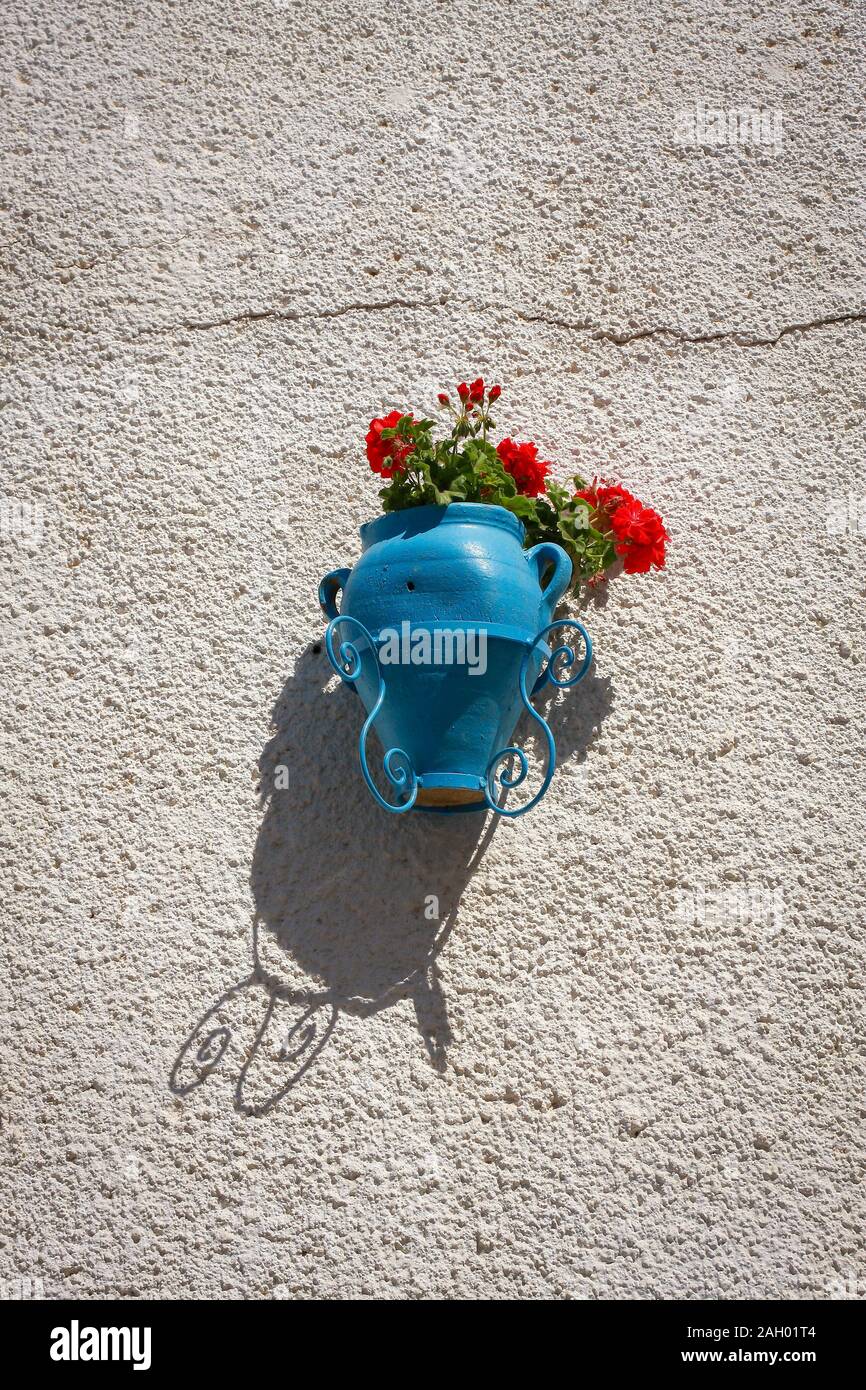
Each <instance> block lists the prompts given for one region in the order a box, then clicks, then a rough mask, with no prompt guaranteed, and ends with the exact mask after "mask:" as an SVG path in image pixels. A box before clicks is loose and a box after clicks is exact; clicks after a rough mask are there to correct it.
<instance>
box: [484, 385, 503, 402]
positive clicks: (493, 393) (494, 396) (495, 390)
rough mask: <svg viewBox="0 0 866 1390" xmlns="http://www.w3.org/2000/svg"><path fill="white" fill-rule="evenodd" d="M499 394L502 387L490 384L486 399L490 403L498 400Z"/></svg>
mask: <svg viewBox="0 0 866 1390" xmlns="http://www.w3.org/2000/svg"><path fill="white" fill-rule="evenodd" d="M501 395H502V387H501V386H491V388H490V392H489V394H488V397H487V399H488V400H489V401H490V402H491V403H492V402H493V401H498V400H499V397H500V396H501Z"/></svg>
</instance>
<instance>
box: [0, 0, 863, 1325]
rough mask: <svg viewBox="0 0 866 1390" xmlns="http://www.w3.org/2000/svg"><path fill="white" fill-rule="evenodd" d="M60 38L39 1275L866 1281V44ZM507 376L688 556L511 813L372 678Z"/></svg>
mask: <svg viewBox="0 0 866 1390" xmlns="http://www.w3.org/2000/svg"><path fill="white" fill-rule="evenodd" d="M2 24H3V26H4V29H5V37H4V43H3V52H4V59H3V68H2V88H3V103H2V118H0V124H2V127H3V135H2V166H3V183H4V185H5V193H4V197H3V199H2V210H0V216H2V259H3V278H2V290H0V308H2V316H3V329H2V337H3V343H2V350H3V362H4V371H3V387H2V392H0V395H2V405H3V413H2V419H3V424H4V429H3V461H2V470H3V473H2V487H0V493H2V504H0V505H2V507H3V511H2V514H0V520H2V537H0V570H2V605H3V629H2V685H3V702H2V709H0V720H2V750H3V771H4V796H3V802H2V831H0V902H2V912H3V917H4V924H5V938H6V942H7V953H8V961H9V963H8V968H7V970H6V972H5V977H6V990H7V994H6V999H5V1008H4V1014H5V1023H4V1054H5V1055H4V1066H5V1069H6V1085H5V1088H4V1089H5V1098H4V1101H3V1107H4V1115H3V1142H4V1144H5V1145H6V1146H7V1156H6V1158H5V1161H4V1168H3V1179H2V1181H3V1185H4V1189H6V1191H5V1192H4V1196H3V1210H4V1223H3V1224H4V1228H5V1232H4V1249H3V1253H2V1259H0V1276H2V1279H3V1281H4V1288H5V1290H6V1291H7V1292H8V1291H12V1292H14V1291H15V1289H16V1288H20V1287H21V1286H20V1284H19V1283H17V1282H16V1281H20V1280H27V1279H31V1280H41V1281H42V1284H41V1286H39V1287H41V1288H43V1289H44V1293H45V1296H46V1297H49V1298H50V1297H60V1296H64V1295H67V1296H73V1297H74V1296H85V1297H103V1296H108V1295H119V1296H135V1295H141V1296H144V1297H173V1298H189V1297H214V1298H238V1297H245V1298H258V1297H283V1298H296V1297H297V1298H304V1297H314V1298H321V1297H338V1298H349V1297H374V1298H399V1297H410V1298H440V1297H448V1296H455V1297H459V1298H477V1297H482V1298H500V1297H513V1296H516V1297H519V1298H527V1299H535V1298H550V1297H552V1298H557V1299H559V1298H579V1299H594V1298H642V1299H650V1298H676V1297H687V1298H689V1297H698V1296H709V1297H719V1298H730V1297H745V1298H763V1297H769V1298H783V1299H787V1298H792V1297H796V1296H800V1295H806V1296H815V1297H818V1298H832V1297H840V1296H850V1295H852V1294H853V1295H855V1296H856V1295H857V1294H858V1293H859V1295H860V1296H862V1294H863V1291H864V1288H866V1267H864V1262H863V1235H862V1218H863V1204H862V1197H861V1195H860V1193H861V1189H860V1188H859V1187H858V1180H859V1179H860V1178H861V1176H862V1156H863V1132H862V1120H863V1115H864V1110H863V1071H864V1067H863V1032H862V1024H863V1012H862V997H863V996H862V989H863V974H862V953H861V944H860V941H859V939H858V932H859V931H860V930H861V929H862V916H861V914H862V887H861V883H862V857H861V856H862V845H863V841H864V825H863V819H862V815H861V807H862V790H863V787H862V775H863V752H864V738H863V712H864V705H863V688H864V679H863V677H864V664H863V663H864V657H866V643H864V621H863V609H864V606H863V597H864V577H863V563H862V556H863V544H864V536H866V479H864V472H863V437H862V432H861V429H860V426H861V425H862V420H863V408H864V395H863V349H864V327H863V321H864V316H863V312H862V306H863V275H862V264H861V261H860V257H861V256H862V227H863V220H864V219H863V212H864V201H863V188H862V182H861V181H860V174H859V172H858V160H860V159H861V150H860V146H859V143H858V142H859V139H860V136H859V135H858V132H857V128H856V124H855V121H856V118H857V115H858V111H859V109H860V107H861V93H860V80H859V78H858V59H857V52H858V46H859V37H860V35H862V22H861V23H860V26H859V27H858V18H857V13H856V10H855V8H854V7H853V6H852V5H849V4H846V3H840V0H832V3H829V4H823V5H821V6H810V5H792V4H789V3H787V0H784V2H783V3H782V4H781V5H773V6H769V7H768V6H752V5H748V4H746V3H744V0H735V2H734V3H724V4H723V3H721V0H717V3H716V4H708V3H701V2H700V0H695V3H679V2H678V0H672V3H670V4H661V3H659V2H658V0H656V3H651V4H640V5H638V4H634V3H623V0H615V3H614V0H611V3H596V4H591V5H590V4H581V3H571V0H554V3H540V4H539V3H536V2H535V0H532V2H531V3H530V0H515V3H504V2H503V0H498V3H493V4H491V5H485V6H482V7H479V6H477V5H470V4H468V3H438V4H421V3H418V2H417V0H404V3H399V4H398V3H383V0H372V4H371V5H368V6H360V7H359V6H353V7H350V6H348V5H346V4H342V3H340V4H325V3H321V2H320V3H313V4H309V3H308V4H304V5H301V4H299V3H295V0H261V3H258V2H257V0H244V3H241V4H224V3H217V4H205V3H203V0H191V3H184V4H171V3H157V0H145V2H144V3H142V4H139V5H136V6H133V7H131V8H130V7H129V6H127V5H123V4H119V3H113V2H112V0H100V3H90V4H88V3H80V4H79V3H74V0H65V3H63V4H60V5H58V4H57V3H56V0H52V3H49V2H48V0H29V3H27V4H21V3H15V0H12V3H10V4H7V5H5V6H4V7H3V18H2ZM702 106H703V107H704V108H708V109H710V110H713V109H716V108H718V109H720V110H722V111H724V112H727V111H729V110H730V109H731V108H741V107H743V106H746V107H751V108H754V110H755V111H756V112H763V113H764V117H765V123H764V126H763V127H762V126H760V123H759V124H758V125H757V126H756V127H755V130H754V131H752V133H751V134H750V135H749V138H748V139H746V140H743V141H740V140H739V139H736V140H735V141H734V143H725V144H713V143H710V142H709V139H708V137H707V130H706V126H705V124H704V125H701V124H700V122H705V121H706V117H705V116H702V115H701V114H700V113H701V107H702ZM735 135H736V132H735ZM467 373H473V374H474V373H482V374H483V375H484V376H485V377H486V378H488V380H496V381H501V382H502V383H503V384H504V387H505V394H504V396H503V400H502V402H501V406H502V409H501V411H499V412H498V415H499V419H500V421H501V423H502V425H503V427H504V429H505V430H506V431H507V432H509V433H513V434H515V435H516V436H517V437H521V438H535V439H537V440H538V441H539V443H540V445H541V446H542V448H543V451H544V456H545V457H550V458H552V459H553V460H554V461H555V464H556V470H557V474H558V476H559V477H561V478H562V479H565V478H566V477H567V476H568V475H569V474H571V473H572V472H574V471H575V470H576V469H581V470H582V471H584V472H585V473H588V474H592V473H593V472H595V471H598V472H602V473H608V474H619V475H621V476H622V477H623V479H624V480H625V481H626V483H627V484H628V485H630V486H632V487H633V488H634V490H635V491H636V492H637V493H638V494H639V495H641V496H643V497H645V498H646V500H647V501H649V502H651V503H653V504H654V505H655V506H657V507H658V508H659V509H660V510H661V511H662V512H663V513H664V515H665V517H666V519H667V520H668V523H669V527H670V530H671V533H672V536H673V545H672V548H671V553H670V563H669V567H668V570H667V571H666V572H665V573H664V574H663V575H654V576H652V577H637V578H634V579H623V580H621V581H619V582H618V583H616V584H613V585H611V587H610V591H609V594H608V595H607V598H606V601H605V599H601V600H598V601H596V602H594V603H590V604H589V605H588V607H587V610H586V621H587V623H588V624H589V626H590V628H591V630H592V633H593V636H594V638H595V641H596V644H597V659H596V664H595V666H594V668H593V671H592V672H591V674H590V676H589V677H588V678H587V681H586V682H585V684H584V685H583V686H582V687H581V688H580V690H579V691H578V692H575V693H573V694H572V695H570V696H568V697H564V698H561V700H560V703H559V704H558V705H557V707H556V709H555V710H554V711H553V714H552V720H553V724H554V728H555V731H556V734H557V737H558V740H559V745H560V751H561V756H562V766H561V769H560V771H559V772H558V773H557V776H556V779H555V781H554V784H553V787H552V789H551V791H550V793H549V795H548V797H547V799H546V801H545V802H544V803H543V804H542V805H541V807H539V809H537V810H536V811H535V812H534V813H532V814H531V815H530V816H528V817H527V818H526V819H525V820H524V821H517V822H515V823H513V824H506V823H499V824H495V825H494V824H491V823H485V821H484V820H483V819H478V818H475V817H460V818H456V819H455V821H451V822H449V821H446V820H441V819H438V818H425V817H423V816H411V817H408V818H406V821H399V820H396V819H395V818H391V817H386V816H385V814H384V813H382V812H380V811H379V810H378V809H377V808H376V807H375V806H374V805H373V803H372V802H371V800H370V799H369V797H368V795H367V793H366V791H365V789H364V787H363V785H362V783H361V779H360V777H359V775H358V770H357V766H356V762H355V751H354V745H355V740H356V737H357V730H358V723H359V721H358V709H357V706H356V703H355V700H354V697H353V696H352V694H351V692H350V691H349V690H347V689H345V688H343V687H341V686H340V685H339V683H338V682H337V680H336V678H334V677H333V676H332V674H331V673H330V670H329V668H328V666H327V662H326V658H325V656H324V654H323V653H322V651H321V648H320V646H319V645H318V644H319V643H320V641H321V635H322V627H323V625H322V621H321V616H320V614H319V611H318V608H317V604H316V599H315V589H316V585H317V582H318V580H319V578H320V576H321V575H322V574H323V573H324V572H325V571H326V570H327V569H330V568H331V567H332V566H334V565H341V564H351V563H352V562H353V560H354V559H355V558H356V557H357V554H358V539H357V527H358V525H359V523H360V522H362V521H364V520H366V519H368V518H370V517H371V516H373V515H374V514H375V513H376V510H377V498H376V488H375V484H374V479H373V477H372V475H371V474H370V472H369V470H368V469H367V466H366V463H365V461H364V458H363V444H362V438H363V434H364V431H365V430H366V427H367V421H368V420H369V418H370V416H371V415H372V414H374V413H380V411H381V409H382V408H383V407H385V408H389V407H390V406H393V405H396V404H401V405H402V404H406V403H411V404H415V405H418V406H420V407H423V406H425V404H428V403H429V404H432V403H433V400H434V399H435V392H436V390H438V389H440V388H441V387H442V386H444V385H448V384H451V383H453V382H454V381H455V380H459V379H461V378H462V377H463V376H465V375H466V374H467ZM278 765H284V766H286V767H287V768H288V769H289V776H290V786H289V788H288V790H279V791H275V790H274V769H275V768H276V767H277V766H278ZM430 895H435V896H436V897H437V898H438V900H439V916H438V920H431V919H429V918H428V916H426V915H425V900H426V899H427V898H428V897H429V896H430ZM858 918H859V919H860V920H859V922H858Z"/></svg>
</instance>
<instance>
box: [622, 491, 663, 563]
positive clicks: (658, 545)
mask: <svg viewBox="0 0 866 1390" xmlns="http://www.w3.org/2000/svg"><path fill="white" fill-rule="evenodd" d="M611 526H612V527H613V533H614V535H615V536H616V539H617V546H616V553H617V555H621V556H622V558H623V560H624V562H625V564H624V568H625V572H626V574H646V572H647V570H649V569H652V568H653V567H654V568H655V569H659V570H660V569H664V564H665V541H667V540H669V539H670V537H669V536H668V533H667V531H666V530H665V527H664V522H663V521H662V519H661V517H660V516H659V514H658V512H654V511H653V509H652V507H645V506H644V504H643V502H639V501H638V500H637V498H636V497H629V498H628V500H625V499H623V500H622V501H620V503H619V505H618V506H617V508H616V511H615V512H614V513H613V516H612V517H611Z"/></svg>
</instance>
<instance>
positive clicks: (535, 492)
mask: <svg viewBox="0 0 866 1390" xmlns="http://www.w3.org/2000/svg"><path fill="white" fill-rule="evenodd" d="M496 452H497V454H498V455H499V457H500V458H501V459H502V463H503V467H504V468H505V471H506V473H510V474H511V476H512V478H513V479H514V481H515V483H516V485H517V491H518V492H522V493H523V495H524V497H538V496H540V494H541V493H542V492H544V491H545V489H546V486H547V484H546V483H545V481H544V480H545V478H546V477H547V475H548V473H549V472H550V464H549V463H544V462H542V460H541V459H540V458H539V457H538V445H537V444H515V442H514V440H513V439H502V440H500V442H499V443H498V444H497V446H496Z"/></svg>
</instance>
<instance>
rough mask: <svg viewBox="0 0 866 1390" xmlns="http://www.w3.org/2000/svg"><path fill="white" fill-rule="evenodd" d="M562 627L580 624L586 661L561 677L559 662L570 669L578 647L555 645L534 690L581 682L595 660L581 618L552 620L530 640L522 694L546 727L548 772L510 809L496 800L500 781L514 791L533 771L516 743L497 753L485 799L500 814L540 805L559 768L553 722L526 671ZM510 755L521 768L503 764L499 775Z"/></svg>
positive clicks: (516, 813)
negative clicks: (535, 654) (540, 707)
mask: <svg viewBox="0 0 866 1390" xmlns="http://www.w3.org/2000/svg"><path fill="white" fill-rule="evenodd" d="M561 627H576V628H577V630H578V632H579V633H580V635H581V637H582V638H583V644H584V647H585V652H584V657H583V661H582V662H581V663H580V667H579V668H578V670H577V672H576V674H575V675H573V676H571V677H569V679H568V680H560V679H559V677H558V676H557V675H555V668H556V664H557V662H560V663H561V669H564V670H566V671H568V670H570V668H571V667H572V666H573V665H574V663H575V661H576V659H577V658H576V654H575V651H574V648H573V647H569V646H568V645H567V644H566V643H563V644H562V645H561V646H559V647H555V648H554V649H553V651H551V652H550V653H549V654H548V656H547V659H546V664H545V666H544V669H543V670H542V671H541V673H540V675H539V677H538V679H537V681H536V682H535V684H534V685H533V687H532V691H531V694H532V695H538V694H539V693H540V692H541V691H542V690H543V689H544V687H545V685H547V684H548V682H549V683H550V684H551V685H555V686H556V687H557V689H558V690H565V689H567V688H568V687H570V686H572V685H577V684H578V682H579V681H582V680H583V678H584V676H585V675H586V673H587V671H588V670H589V668H590V665H591V664H592V638H591V637H590V635H589V633H588V632H587V630H586V628H585V627H584V626H583V623H579V622H577V621H576V619H574V618H559V619H557V621H556V622H555V623H548V624H547V627H543V628H542V629H541V631H540V632H539V633H538V634H537V636H536V637H535V639H534V641H532V642H530V643H529V644H528V646H527V648H526V651H525V652H524V653H523V661H522V662H521V663H520V697H521V699H522V700H523V705H524V708H525V709H526V710H528V711H529V713H530V714H531V715H532V718H533V719H534V720H535V722H536V724H540V725H541V728H542V730H543V731H544V737H545V741H546V743H547V772H546V773H545V777H544V781H543V782H542V784H541V788H540V790H539V791H537V792H536V794H535V796H534V797H533V798H532V800H531V801H527V802H526V804H525V805H523V806H516V807H515V808H514V810H513V811H509V810H506V808H505V807H504V806H501V805H500V804H499V802H498V801H497V800H496V794H497V783H498V785H499V786H500V787H502V788H504V789H505V790H506V791H510V790H511V789H512V787H519V786H520V784H521V782H523V781H525V780H526V775H527V773H528V771H529V763H528V761H527V758H526V754H525V753H524V751H523V749H522V748H517V747H515V746H514V745H512V746H511V747H510V748H503V749H502V751H501V752H499V753H496V754H494V756H493V757H492V758H491V759H490V762H489V763H488V765H487V776H486V779H485V787H484V800H485V802H486V803H487V805H488V806H489V808H490V810H491V811H495V812H496V814H497V815H499V816H509V817H510V818H513V817H514V816H524V815H526V812H527V811H531V810H532V808H533V806H537V805H538V803H539V801H540V800H541V798H542V797H543V796H544V793H545V792H546V791H547V788H548V787H549V786H550V783H551V781H552V779H553V774H554V772H555V771H556V743H555V741H554V737H553V734H552V733H551V731H550V725H549V724H548V723H547V721H546V720H545V719H544V718H543V717H542V715H540V714H539V713H538V710H537V709H535V707H534V705H533V704H532V703H531V701H530V696H529V694H527V690H526V673H527V671H528V670H529V662H530V659H531V658H532V654H533V652H535V651H536V650H537V649H538V647H539V646H543V645H545V638H546V637H547V635H548V633H551V632H553V631H554V630H555V629H557V628H561ZM509 758H516V759H517V761H518V763H519V771H518V772H517V773H516V775H514V776H512V775H511V774H510V773H509V772H506V771H505V769H504V768H503V769H502V771H499V772H498V775H497V771H498V769H499V768H500V766H501V764H502V763H504V762H507V760H508V759H509Z"/></svg>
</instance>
